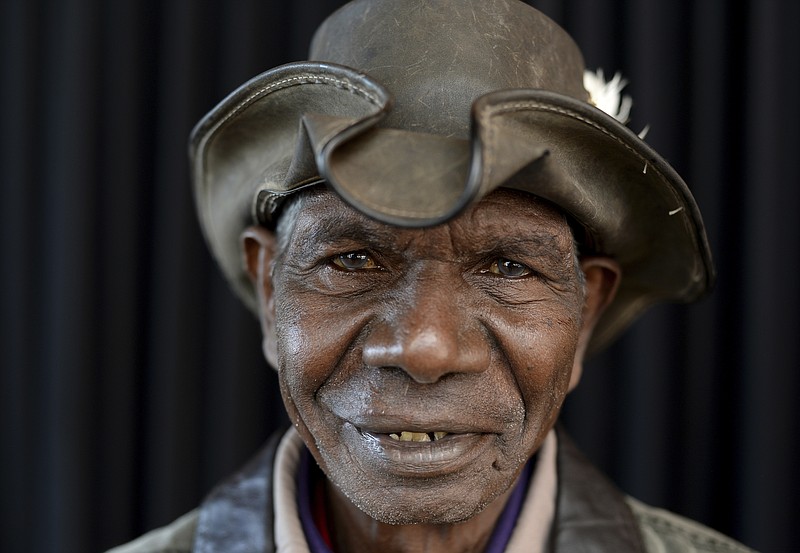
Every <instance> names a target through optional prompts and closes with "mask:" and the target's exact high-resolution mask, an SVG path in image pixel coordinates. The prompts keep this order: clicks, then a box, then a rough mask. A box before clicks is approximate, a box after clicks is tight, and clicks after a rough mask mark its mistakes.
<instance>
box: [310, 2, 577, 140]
mask: <svg viewBox="0 0 800 553" xmlns="http://www.w3.org/2000/svg"><path fill="white" fill-rule="evenodd" d="M310 59H311V60H313V61H322V62H332V63H337V64H341V65H345V66H348V67H352V68H355V69H358V70H359V71H362V72H364V73H366V74H368V75H369V76H370V77H371V78H373V79H375V80H376V81H378V82H379V83H381V84H382V85H383V86H385V87H386V88H387V89H389V90H391V91H392V95H393V97H394V107H393V109H392V110H391V111H390V112H389V113H388V114H387V117H386V118H385V119H384V121H383V122H382V125H381V126H385V127H392V128H403V129H409V130H415V131H418V132H429V133H434V134H439V135H445V136H454V137H462V138H466V137H467V136H468V135H469V113H470V108H471V106H472V103H473V102H474V100H475V99H476V98H477V97H479V96H481V95H483V94H486V93H488V92H492V91H496V90H503V89H517V88H525V89H543V90H549V91H552V92H558V93H561V94H564V95H567V96H571V97H573V98H576V99H578V100H583V101H586V100H587V93H586V90H585V89H584V87H583V71H584V63H583V58H582V56H581V53H580V50H579V49H578V47H577V45H576V44H575V42H574V41H573V40H572V38H571V37H570V36H569V35H568V34H567V33H566V32H565V31H564V30H563V29H562V28H561V27H559V26H558V25H557V24H556V23H555V22H553V21H552V20H551V19H549V18H548V17H546V16H545V15H544V14H542V13H541V12H539V11H538V10H536V9H534V8H532V7H530V6H528V5H527V4H524V3H522V2H520V1H518V0H377V1H376V0H356V1H355V2H351V3H349V4H347V5H346V6H344V7H343V8H341V9H340V10H338V11H337V12H335V13H334V14H332V15H331V16H330V17H329V18H328V19H326V20H325V22H324V23H323V24H322V25H321V26H320V28H319V29H318V30H317V32H316V34H315V36H314V40H313V42H312V45H311V52H310Z"/></svg>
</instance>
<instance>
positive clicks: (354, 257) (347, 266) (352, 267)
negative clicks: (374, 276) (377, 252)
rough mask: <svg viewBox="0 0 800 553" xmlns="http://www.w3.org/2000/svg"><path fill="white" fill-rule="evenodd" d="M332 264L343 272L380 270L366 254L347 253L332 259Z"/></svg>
mask: <svg viewBox="0 0 800 553" xmlns="http://www.w3.org/2000/svg"><path fill="white" fill-rule="evenodd" d="M333 264H334V265H336V266H337V267H339V268H340V269H344V270H345V271H360V270H361V271H363V270H371V269H380V265H378V263H377V262H376V261H375V260H374V259H373V258H372V257H371V256H370V255H369V254H368V253H366V252H348V253H342V254H339V255H337V256H336V257H334V258H333Z"/></svg>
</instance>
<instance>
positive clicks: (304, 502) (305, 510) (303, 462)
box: [297, 447, 332, 553]
mask: <svg viewBox="0 0 800 553" xmlns="http://www.w3.org/2000/svg"><path fill="white" fill-rule="evenodd" d="M311 463H312V460H311V453H309V452H308V449H306V448H305V447H304V448H303V451H302V453H301V454H300V467H299V470H298V471H297V511H298V514H299V515H300V524H302V525H303V533H304V534H305V535H306V541H307V542H308V550H309V552H310V553H332V552H331V550H330V548H329V547H328V544H326V543H325V540H323V539H322V536H321V535H320V533H319V530H318V529H317V525H316V524H315V523H314V515H313V514H312V512H311V494H312V489H311V482H312V478H311V470H312V468H313V467H312V466H311Z"/></svg>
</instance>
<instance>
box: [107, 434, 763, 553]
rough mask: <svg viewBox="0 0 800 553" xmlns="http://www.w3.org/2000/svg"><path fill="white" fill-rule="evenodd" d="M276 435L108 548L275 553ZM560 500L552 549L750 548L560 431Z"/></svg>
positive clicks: (127, 552) (663, 552) (665, 552)
mask: <svg viewBox="0 0 800 553" xmlns="http://www.w3.org/2000/svg"><path fill="white" fill-rule="evenodd" d="M278 440H279V435H276V436H274V437H273V438H272V439H271V440H270V441H269V443H268V444H267V445H266V447H265V448H264V449H263V450H262V451H261V452H260V453H259V454H258V455H257V456H256V457H255V458H254V459H253V460H252V461H251V462H250V463H249V464H248V465H247V466H246V467H244V469H242V470H241V471H240V472H238V473H236V474H234V475H233V476H232V477H231V478H230V479H229V480H227V481H226V482H224V483H222V484H221V485H220V486H218V487H217V488H216V489H215V490H213V491H212V492H211V494H210V495H209V497H208V499H206V501H205V502H204V503H203V505H202V506H201V507H200V508H199V509H196V510H194V511H192V512H191V513H188V514H187V515H185V516H183V517H181V518H180V519H178V520H177V521H175V522H174V523H172V524H171V525H169V526H166V527H164V528H161V529H158V530H155V531H153V532H151V533H149V534H147V535H145V536H142V537H141V538H139V539H138V540H136V541H134V542H131V543H129V544H127V545H124V546H121V547H119V548H116V549H113V550H111V551H110V552H109V553H190V552H194V553H223V552H224V553H261V552H264V553H274V551H275V547H274V540H273V527H272V521H273V519H274V517H273V511H272V467H273V462H274V456H275V450H276V448H277V444H278ZM557 463H558V465H557V470H558V500H557V506H556V516H555V521H554V525H553V528H552V530H551V532H550V544H549V550H550V551H553V552H569V553H580V552H596V553H602V552H608V553H627V552H630V553H655V552H658V553H672V552H690V553H691V552H698V553H699V552H708V553H711V552H715V553H723V552H724V553H728V552H730V553H734V552H736V553H740V552H747V551H751V550H750V549H748V548H746V547H744V546H743V545H741V544H739V543H737V542H735V541H733V540H731V539H730V538H727V537H725V536H723V535H722V534H720V533H718V532H715V531H714V530H711V529H709V528H706V527H705V526H702V525H701V524H698V523H696V522H693V521H691V520H688V519H685V518H683V517H680V516H678V515H675V514H673V513H670V512H668V511H664V510H661V509H655V508H653V507H649V506H647V505H644V504H643V503H641V502H639V501H637V500H635V499H632V498H630V497H626V496H625V495H623V494H622V493H621V492H620V491H619V490H618V489H617V488H616V487H615V486H614V485H613V484H612V483H611V482H610V481H609V480H608V479H607V478H606V477H605V476H604V475H603V474H601V473H600V472H599V471H598V470H597V469H596V468H595V467H594V466H592V465H591V463H589V461H588V460H587V459H586V458H585V457H584V456H583V455H582V454H581V453H580V451H578V449H577V448H576V447H575V445H574V444H573V443H572V441H571V440H570V439H569V437H568V436H567V435H566V433H565V432H563V431H560V432H559V436H558V460H557Z"/></svg>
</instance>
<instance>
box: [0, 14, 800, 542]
mask: <svg viewBox="0 0 800 553" xmlns="http://www.w3.org/2000/svg"><path fill="white" fill-rule="evenodd" d="M342 3H343V2H340V1H335V0H293V1H292V2H284V1H272V0H235V1H234V0H209V1H206V2H197V1H194V0H172V1H167V2H160V1H157V0H105V1H100V0H60V1H47V0H4V1H3V2H1V3H0V106H2V119H0V179H2V185H1V188H0V264H1V265H0V306H1V307H0V309H1V310H2V311H0V313H1V315H0V362H1V363H2V372H1V373H0V378H1V379H2V380H1V381H0V394H1V395H0V428H1V429H2V434H0V447H2V457H0V462H1V464H0V483H1V486H0V490H2V491H1V492H0V504H1V505H2V516H1V517H0V521H1V522H0V548H1V549H2V550H3V551H10V552H16V551H19V552H23V551H24V552H56V551H57V552H86V551H101V550H103V549H105V548H107V547H109V546H111V545H114V544H117V543H120V542H122V541H125V540H128V539H131V538H132V537H134V536H135V535H137V534H139V533H141V532H143V531H145V530H147V529H150V528H152V527H155V526H158V525H163V524H165V523H168V522H170V521H171V520H172V519H174V518H175V517H177V516H179V515H180V514H182V513H184V512H186V511H188V510H190V509H192V508H193V507H194V506H196V505H197V504H198V502H199V501H200V500H201V498H202V496H203V495H204V494H205V493H206V492H207V491H208V490H209V489H210V487H211V486H212V485H213V484H214V483H215V482H217V481H218V480H220V479H221V478H222V477H224V476H225V475H226V474H227V473H229V472H230V471H232V470H234V469H235V468H236V467H237V466H238V465H239V464H240V463H242V462H243V461H244V460H245V459H246V458H247V457H248V456H249V455H250V454H251V453H252V452H253V451H255V449H256V448H257V447H258V445H259V444H260V443H261V442H262V441H263V440H264V439H265V438H266V436H267V435H268V434H269V433H270V431H271V430H272V429H273V428H275V427H276V426H277V425H278V424H280V423H281V421H282V420H283V418H284V415H283V409H282V405H281V402H280V398H279V395H278V393H277V390H276V382H275V377H274V375H273V374H272V372H271V370H270V369H268V368H267V367H266V365H265V364H264V362H263V361H262V358H261V354H260V335H259V330H258V327H257V325H256V323H255V321H254V319H253V318H252V317H251V316H250V315H249V314H248V313H246V312H245V310H244V308H243V307H241V306H240V305H239V304H238V303H237V301H236V300H235V299H234V298H233V296H232V294H231V293H230V292H229V291H228V290H227V288H226V285H225V284H224V282H223V281H222V279H221V277H220V275H219V274H218V272H217V271H216V268H215V267H214V263H213V261H212V260H211V259H210V256H209V254H208V253H207V251H206V249H205V246H204V244H203V241H202V237H201V234H200V230H199V227H198V225H197V222H196V220H195V215H194V210H193V205H192V199H191V195H190V188H189V183H188V180H187V163H186V139H187V136H188V133H189V130H190V129H191V127H192V125H193V124H194V122H195V121H197V120H198V119H199V118H200V117H201V116H202V115H203V114H204V113H205V112H206V111H207V110H209V109H210V108H211V107H212V106H213V105H214V104H215V103H216V102H217V101H219V100H220V99H221V98H223V97H224V95H226V94H227V93H228V92H229V91H231V90H232V89H233V88H234V87H236V86H238V85H239V84H240V83H242V82H244V81H245V80H246V79H248V78H249V77H251V76H253V75H255V74H257V73H259V72H261V71H263V70H266V69H268V68H271V67H274V66H276V65H278V64H280V63H283V62H287V61H295V60H301V59H304V58H305V52H306V48H307V44H308V41H309V39H310V37H311V34H312V32H313V30H314V28H315V27H316V26H317V25H318V23H319V22H320V21H321V20H322V19H323V18H324V17H325V15H327V14H328V13H330V12H331V11H333V10H334V9H335V8H337V7H338V6H339V5H341V4H342ZM531 3H532V4H533V5H534V6H536V7H538V8H540V9H542V10H543V11H545V13H547V14H549V15H550V16H551V17H553V18H554V19H556V20H557V21H558V22H559V23H561V24H562V25H563V26H565V27H566V28H567V30H568V31H570V32H571V33H572V34H573V36H574V37H575V38H576V40H577V42H578V43H579V44H580V46H581V47H582V49H583V50H584V53H585V55H586V58H587V64H588V66H589V67H602V68H604V69H605V71H606V73H607V74H613V72H614V71H616V70H620V71H622V72H623V73H624V75H625V76H626V77H628V78H629V79H630V82H631V84H630V86H629V88H628V92H629V93H630V94H631V95H632V96H633V97H634V102H635V104H634V112H633V120H632V122H631V127H632V128H633V129H634V130H636V131H638V130H640V129H641V128H643V127H645V126H646V125H649V126H650V133H649V135H648V137H647V141H648V142H649V143H650V144H651V145H653V146H654V147H655V148H656V150H658V151H659V152H661V153H662V154H663V155H664V156H665V157H667V158H668V159H669V160H670V161H671V162H672V163H673V165H674V166H675V167H676V168H677V169H678V171H679V172H680V173H681V174H682V175H683V176H684V178H685V179H686V181H687V182H688V183H689V185H690V187H691V188H692V190H693V192H694V194H695V196H696V198H697V200H698V203H699V204H700V207H701V210H702V211H703V214H704V217H705V221H706V225H707V228H708V232H709V236H710V240H711V243H712V248H713V250H714V253H715V257H716V263H717V268H718V272H719V281H718V286H717V288H716V291H715V292H714V294H713V295H712V296H711V297H709V298H708V299H706V300H705V301H703V302H702V303H699V304H696V305H693V306H689V307H686V306H663V307H658V308H655V309H653V310H652V311H651V312H649V313H648V314H647V315H646V316H645V317H644V318H643V319H642V320H640V321H639V322H638V323H637V324H636V325H635V326H634V327H633V328H632V329H631V330H630V331H629V332H628V333H627V334H626V335H625V336H624V337H623V339H621V340H620V341H619V342H617V343H616V344H615V345H614V346H613V347H611V348H610V349H609V350H608V351H606V352H605V353H603V354H602V355H601V356H599V357H598V358H597V359H595V360H593V361H592V362H591V363H590V365H589V366H588V367H587V369H586V371H585V376H584V379H583V382H582V383H581V385H580V386H579V388H578V390H577V391H576V392H575V393H574V394H573V395H572V397H570V398H569V399H568V402H567V407H566V410H565V413H564V417H563V418H564V420H565V422H566V424H567V425H568V427H569V428H570V430H571V431H572V432H573V434H574V435H575V437H576V438H577V439H578V441H579V442H580V443H581V444H582V445H583V447H584V449H585V450H586V451H587V452H588V454H589V455H590V457H592V458H593V459H594V460H595V461H596V462H597V463H599V464H600V465H601V466H602V467H603V468H605V469H606V470H607V471H608V472H609V473H610V474H611V475H612V476H613V477H614V479H615V480H616V481H617V482H618V483H619V484H620V486H621V487H622V488H623V489H624V490H625V491H627V492H629V493H631V494H633V495H635V496H637V497H639V498H641V499H643V500H645V501H647V502H650V503H654V504H657V505H662V506H665V507H667V508H670V509H672V510H675V511H677V512H679V513H683V514H686V515H688V516H690V517H693V518H696V519H699V520H700V521H702V522H705V523H706V524H710V525H712V526H714V527H715V528H718V529H720V530H722V531H723V532H726V533H729V534H731V535H733V536H735V537H737V538H739V539H740V540H743V541H744V542H746V543H748V544H749V545H751V546H755V547H758V548H760V549H763V550H765V551H790V550H792V549H793V547H792V545H793V541H790V540H791V539H792V536H791V534H790V531H791V529H792V526H793V524H796V522H797V521H798V520H800V518H799V517H798V515H800V499H798V497H800V494H799V493H798V492H800V486H799V485H798V476H797V472H798V471H797V469H796V465H797V464H798V462H800V456H798V448H799V447H800V428H798V426H800V425H798V415H800V412H799V411H800V409H798V407H797V402H796V400H795V398H796V396H797V395H798V393H799V392H800V386H799V385H798V376H797V372H798V371H797V369H798V360H799V359H800V356H799V355H798V342H800V339H799V338H798V336H797V334H798V330H799V329H800V324H799V321H798V309H800V298H798V286H797V283H796V281H797V275H798V270H800V259H799V258H800V246H798V239H800V231H799V230H798V215H797V214H798V213H799V212H800V197H799V196H800V192H798V185H800V182H799V181H800V179H799V178H798V153H797V152H798V146H799V145H800V144H799V143H800V141H798V138H797V135H798V127H799V126H800V113H799V111H800V110H799V109H798V103H799V102H798V99H797V95H798V94H797V91H798V90H800V82H798V81H799V80H800V79H799V78H798V75H799V74H800V33H798V32H797V29H796V28H797V26H798V23H800V3H797V2H794V1H793V0H743V1H742V2H728V1H725V0H704V1H702V2H693V1H690V0H675V1H672V2H663V1H660V0H637V1H633V0H628V1H623V0H542V1H532V2H531Z"/></svg>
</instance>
